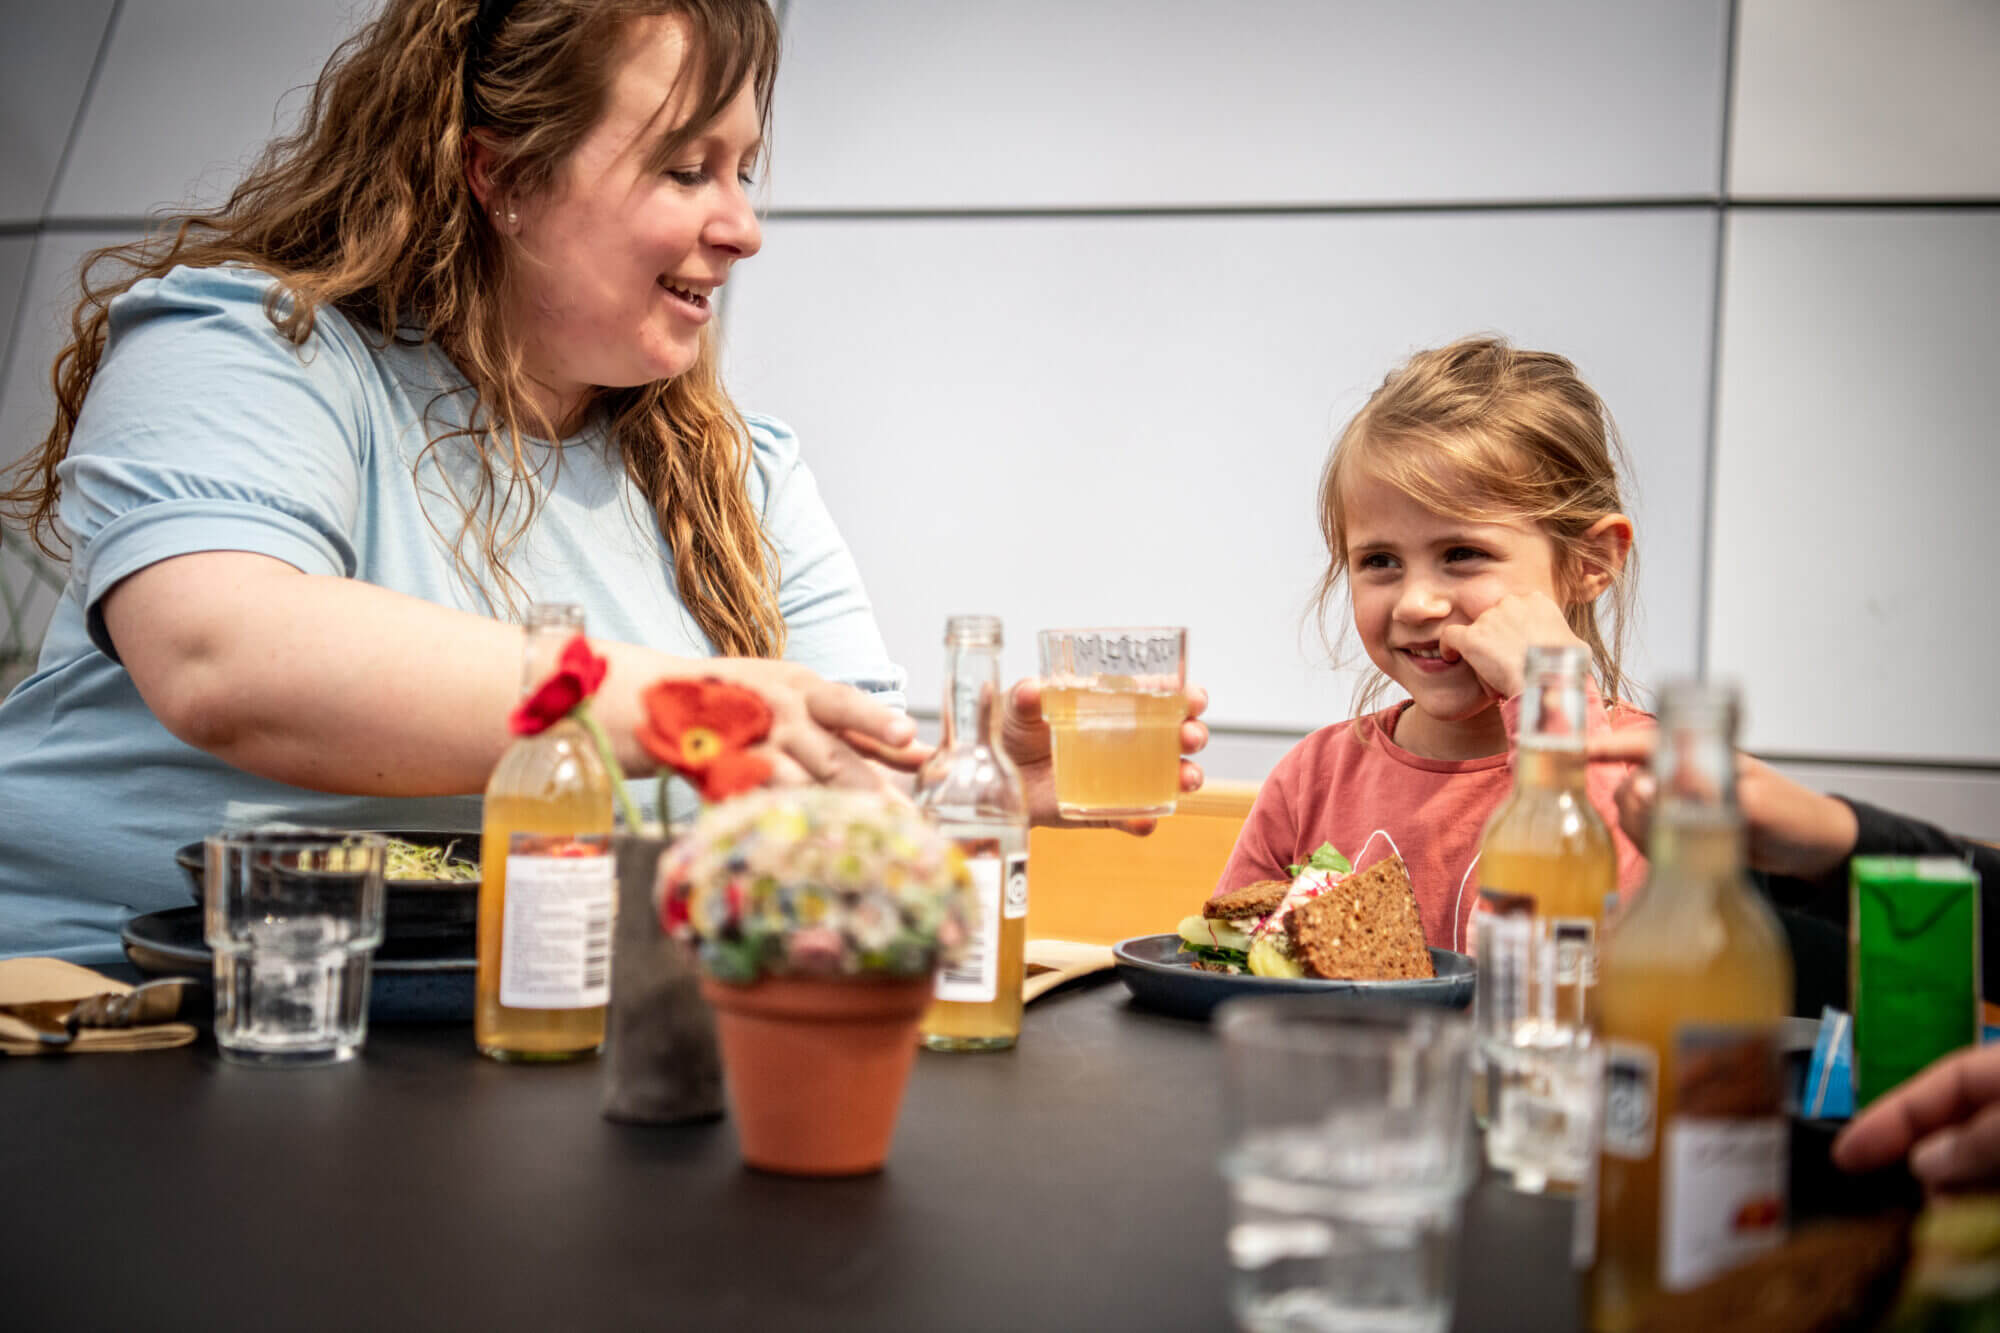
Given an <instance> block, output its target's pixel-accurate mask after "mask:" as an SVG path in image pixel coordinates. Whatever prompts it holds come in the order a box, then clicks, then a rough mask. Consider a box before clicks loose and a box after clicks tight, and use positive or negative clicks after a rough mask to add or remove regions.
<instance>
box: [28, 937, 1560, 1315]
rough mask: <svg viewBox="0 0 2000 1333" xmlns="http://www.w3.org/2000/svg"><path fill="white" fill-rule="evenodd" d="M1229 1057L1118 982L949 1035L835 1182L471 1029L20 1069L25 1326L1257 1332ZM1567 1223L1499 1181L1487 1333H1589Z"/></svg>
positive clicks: (724, 1127)
mask: <svg viewBox="0 0 2000 1333" xmlns="http://www.w3.org/2000/svg"><path fill="white" fill-rule="evenodd" d="M1221 1072H1222V1065H1221V1058H1220V1051H1219V1049H1218V1044H1217V1041H1216V1039H1215V1037H1214V1036H1213V1034H1212V1033H1211V1032H1210V1030H1209V1029H1208V1028H1207V1027H1206V1026H1204V1025H1201V1024H1198V1023H1191V1022H1188V1021H1186V1020H1182V1019H1176V1018H1167V1017H1163V1016H1160V1015H1156V1014H1153V1013H1149V1012H1148V1011H1146V1010H1144V1009H1140V1008H1136V1007H1135V1006H1134V1005H1133V1004H1132V1003H1131V1001H1130V1000H1129V998H1128V997H1127V994H1126V992H1125V989H1124V987H1123V986H1121V985H1119V984H1117V983H1116V982H1115V981H1112V980H1109V979H1108V977H1100V978H1098V979H1097V984H1094V985H1092V984H1089V983H1085V984H1082V985H1073V986H1071V987H1069V988H1066V989H1065V990H1062V991H1058V992H1055V993H1053V994H1051V995H1049V996H1046V997H1044V998H1042V999H1041V1000H1038V1001H1037V1002H1036V1003H1035V1004H1034V1005H1032V1006H1031V1007H1030V1008H1029V1010H1028V1015H1027V1022H1026V1025H1025V1028H1024V1031H1023V1035H1022V1040H1021V1044H1020V1046H1019V1047H1018V1048H1017V1049H1016V1050H1014V1051H1012V1052H1006V1053H999V1054H968V1055H945V1054H936V1053H930V1052H925V1053H923V1054H921V1055H920V1056H919V1057H918V1060H917V1068H916V1071H915V1073H914V1075H913V1076H912V1079H911V1083H910V1088H909V1092H908V1095H907V1097H906V1099H905V1101H904V1105H903V1111H902V1117H901V1120H900V1121H899V1122H898V1128H897V1133H896V1142H895V1146H894V1148H893V1150H892V1152H891V1155H890V1161H889V1165H888V1168H887V1169H886V1170H885V1171H883V1172H882V1173H880V1174H879V1175H875V1176H870V1177H864V1178H860V1179H853V1180H837V1181H805V1180H792V1179H787V1178H783V1177H777V1176H770V1175H764V1174H761V1173H759V1172H755V1171H751V1170H747V1169H745V1168H744V1167H743V1166H742V1165H741V1164H740V1163H739V1162H738V1160H737V1157H736V1144H735V1138H734V1135H733V1132H732V1131H731V1129H730V1127H729V1123H728V1122H727V1121H723V1122H721V1123H717V1124H710V1125H701V1126H692V1127H677V1128H639V1127H632V1126H626V1125H618V1124H613V1123H611V1122H609V1121H607V1120H604V1119H603V1118H602V1117H601V1116H600V1115H599V1113H598V1093H599V1087H598V1083H599V1079H600V1077H601V1068H600V1066H599V1064H598V1063H597V1062H595V1061H591V1062H585V1063H581V1064H574V1065H563V1066H551V1067H517V1066H502V1065H498V1064H493V1063H490V1062H488V1061H486V1060H482V1059H480V1058H479V1057H478V1056H477V1055H475V1054H474V1052H473V1049H472V1040H471V1033H470V1030H469V1028H467V1027H465V1026H462V1025H421V1026H420V1025H402V1026H391V1025H380V1024H378V1025H376V1026H375V1027H374V1028H373V1029H372V1030H371V1031H370V1033H369V1036H368V1044H367V1047H366V1049H365V1052H364V1054H363V1056H362V1058H361V1059H360V1060H358V1061H356V1062H354V1063H351V1064H348V1065H344V1066H336V1067H332V1068H325V1069H313V1070H262V1069H253V1068H242V1067H238V1066H233V1065H228V1064H224V1063H223V1062H222V1061H221V1060H220V1059H219V1058H218V1056H217V1055H216V1052H215V1046H214V1043H213V1041H212V1040H211V1039H210V1037H209V1036H208V1034H207V1033H206V1032H204V1033H203V1035H202V1038H201V1040H200V1042H199V1043H198V1044H196V1045H195V1046H193V1047H191V1048H185V1049H181V1050H174V1051H157V1052H148V1053H143V1054H124V1055H87V1056H75V1057H40V1058H34V1059H18V1060H6V1061H0V1116H4V1119H5V1122H6V1126H7V1129H6V1132H5V1133H4V1134H3V1135H0V1181H4V1182H5V1190H6V1198H7V1202H6V1204H5V1206H4V1207H0V1285H4V1289H5V1291H6V1293H7V1294H6V1296H5V1298H4V1306H0V1308H4V1314H0V1326H4V1327H6V1328H10V1329H22V1330H31V1329H32V1330H58V1329H70V1328H120V1327H130V1328H145V1329H149V1330H159V1329H175V1328H195V1327H200V1328H203V1329H205V1330H218V1329H235V1328H252V1327H255V1328H283V1329H298V1330H310V1329H322V1328H324V1329H341V1330H353V1329H377V1328H379V1329H403V1328H411V1329H469V1330H472V1329H476V1330H482V1331H485V1330H499V1329H529V1328H534V1329H571V1328H589V1329H624V1328H647V1329H652V1328H713V1329H755V1330H760V1331H761V1330H782V1329H792V1328H797V1329H814V1330H822V1329H850V1328H851V1329H871V1330H887V1329H951V1330H954V1333H957V1331H960V1330H975V1329H1033V1330H1049V1331H1051V1333H1053V1331H1055V1330H1070V1329H1227V1328H1228V1327H1229V1326H1230V1320H1229V1314H1228V1296H1229V1293H1228V1282H1229V1269H1228V1264H1227V1260H1226V1258H1225V1255H1224V1250H1223V1231H1224V1227H1225V1222H1226V1206H1227V1200H1226V1194H1225V1189H1224V1185H1223V1182H1222V1180H1221V1178H1220V1176H1219V1175H1218V1174H1217V1171H1216V1166H1215V1160H1216V1154H1217V1150H1218V1148H1219V1147H1220V1144H1221V1133H1222V1107H1221V1100H1220V1096H1221V1089H1220V1087H1219V1082H1220V1079H1221ZM1570 1214H1571V1208H1570V1205H1569V1204H1568V1203H1567V1202H1566V1201H1562V1200H1555V1199H1535V1198H1525V1197H1521V1196H1518V1195H1515V1194H1513V1193H1511V1192H1510V1191H1508V1190H1507V1189H1506V1188H1504V1187H1503V1186H1501V1185H1500V1184H1498V1183H1497V1182H1495V1181H1493V1180H1490V1179H1489V1180H1487V1181H1486V1182H1484V1183H1482V1184H1481V1185H1480V1186H1479V1187H1478V1188H1477V1189H1476V1190H1475V1191H1474V1193H1473V1195H1472V1198H1471V1200H1470V1202H1469V1203H1468V1205H1467V1213H1466V1234H1465V1245H1464V1253H1463V1256H1462V1260H1461V1273H1460V1278H1461V1280H1460V1288H1459V1298H1458V1317H1457V1327H1458V1328H1460V1329H1466V1330H1481V1329H1514V1328H1536V1329H1547V1330H1555V1331H1556V1333H1561V1331H1562V1330H1566V1329H1571V1328H1574V1327H1575V1326H1576V1302H1575V1287H1574V1283H1573V1281H1572V1280H1571V1278H1570V1272H1569V1268H1568V1263H1567V1260H1568V1243H1569V1223H1570Z"/></svg>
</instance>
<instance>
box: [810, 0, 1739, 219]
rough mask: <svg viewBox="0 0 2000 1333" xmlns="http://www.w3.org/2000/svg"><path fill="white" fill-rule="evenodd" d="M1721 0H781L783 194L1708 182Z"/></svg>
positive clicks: (1036, 199)
mask: <svg viewBox="0 0 2000 1333" xmlns="http://www.w3.org/2000/svg"><path fill="white" fill-rule="evenodd" d="M1726 9H1727V6H1726V5H1725V4H1724V3H1722V0H1644V2H1643V3H1622V4H1617V5H1605V4H1599V3H1597V2H1596V0H1523V2H1521V3H1510V4H1505V5H1489V4H1480V3H1476V2H1475V0H1411V2H1410V3H1403V4H1393V5H1391V4H1379V3H1373V2H1372V0H1341V2H1340V3H1328V4H1306V3H1300V2H1299V0H1241V3H1238V4H1234V5H1230V6H1218V5H1213V4H1192V3H1188V2H1187V0H1172V2H1170V3H1162V2H1161V0H1092V3H1089V4H1075V3H1071V2H1070V0H1013V2H1012V3H1008V4H1000V5H977V4H911V3H908V2H907V0H792V3H791V4H790V6H789V8H788V12H787V18H786V54H785V63H784V66H783V68H782V69H781V71H780V74H779V80H778V96H777V113H776V125H775V127H774V132H773V148H774V150H775V157H774V164H775V170H774V172H773V174H772V182H773V187H772V188H773V200H774V204H775V205H776V206H777V207H780V208H795V209H844V208H956V207H968V206H977V207H997V208H1020V207H1034V206H1064V205H1134V206H1151V205H1185V204H1246V203H1247V204H1291V203H1323V202H1343V203H1345V202H1365V201H1383V200H1387V201H1394V202H1411V201H1430V200H1457V201H1464V200H1513V199H1564V198H1607V197H1618V198H1626V197H1634V196H1638V197H1659V196H1705V197H1712V196H1713V195H1714V193H1715V192H1716V189H1717V187H1718V184H1719V181H1720V176H1721V170H1720V165H1719V155H1720V140H1721V123H1722V119H1721V118H1722V101H1723V94H1722V87H1723V68H1724V61H1725V52H1726V50H1727V42H1728V33H1727V19H1726Z"/></svg>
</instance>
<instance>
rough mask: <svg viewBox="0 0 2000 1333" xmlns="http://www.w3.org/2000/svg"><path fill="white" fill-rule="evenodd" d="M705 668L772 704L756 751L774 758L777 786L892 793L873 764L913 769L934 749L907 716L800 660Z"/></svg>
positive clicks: (737, 660) (738, 661) (742, 660)
mask: <svg viewBox="0 0 2000 1333" xmlns="http://www.w3.org/2000/svg"><path fill="white" fill-rule="evenodd" d="M706 669H707V671H708V672H709V673H710V674H713V675H716V676H719V677H721V678H722V679H724V680H728V681H730V682H732V683H734V684H737V685H742V686H744V687H746V688H748V689H752V690H755V691H756V692H757V693H758V694H760V695H762V696H763V698H764V701H765V702H766V703H768V704H769V705H770V706H771V734H770V736H769V737H768V738H767V739H765V740H764V742H763V743H762V744H760V745H759V746H757V747H756V748H757V749H758V750H759V751H760V752H761V753H763V754H764V755H765V756H766V757H768V758H769V759H770V760H771V766H772V769H773V773H772V777H771V780H772V782H774V783H776V784H777V785H779V786H803V785H807V784H811V783H819V784H822V785H824V786H829V787H857V788H861V789H863V790H868V791H879V792H884V793H895V792H897V790H898V789H897V787H896V784H895V783H893V782H892V781H891V780H890V778H889V776H888V774H886V773H884V772H883V771H882V769H881V768H878V767H877V766H876V765H877V764H881V765H885V766H887V767H889V768H891V769H896V770H900V771H902V772H915V771H916V768H917V766H918V765H919V764H921V763H922V762H923V760H924V756H925V755H927V754H929V753H930V750H929V747H927V746H923V745H919V744H917V741H916V735H917V728H916V724H915V723H914V722H912V721H911V720H910V719H909V718H908V717H906V716H905V715H904V714H902V713H898V712H896V711H895V710H894V709H892V708H885V707H883V706H882V705H881V704H879V703H876V702H875V701H874V700H873V699H871V698H869V697H868V696H867V695H865V694H863V693H862V692H861V691H860V690H857V689H855V688H854V687H853V686H851V685H841V684H838V683H836V682H834V681H830V680H826V679H824V678H823V677H821V676H819V675H817V674H815V673H814V672H812V671H810V670H808V669H807V668H805V667H802V666H799V665H797V664H795V663H792V662H778V661H771V660H768V659H760V658H748V657H723V658H716V659H714V660H713V661H711V662H709V663H707V664H706ZM870 761H873V762H870Z"/></svg>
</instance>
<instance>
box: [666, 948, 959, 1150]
mask: <svg viewBox="0 0 2000 1333" xmlns="http://www.w3.org/2000/svg"><path fill="white" fill-rule="evenodd" d="M931 988H932V979H931V978H930V977H929V976H928V975H926V976H921V977H912V978H873V977H869V978H862V977H853V978H817V977H765V978H763V979H761V980H759V981H757V982H754V983H752V984H751V985H748V986H735V985H730V984H729V983H727V982H721V981H716V980H715V979H714V978H712V977H708V976H704V977H703V978H702V979H701V989H702V994H704V995H705V996H707V997H708V1002H709V1004H710V1005H711V1006H713V1007H714V1009H715V1015H716V1024H717V1028H718V1031H719V1034H720V1036H721V1039H722V1068H723V1077H724V1080H725V1081H726V1082H727V1084H728V1086H729V1103H730V1109H731V1111H732V1112H733V1114H734V1116H735V1119H736V1136H737V1142H738V1144H739V1145H740V1147H741V1149H742V1153H743V1160H744V1161H745V1162H746V1163H748V1164H749V1165H751V1166H754V1167H758V1168H760V1169H762V1170H765V1171H777V1172H782V1173H783V1174H786V1175H794V1176H852V1175H861V1174H863V1173H865V1172H869V1171H876V1170H879V1169H880V1168H881V1166H882V1163H883V1162H884V1161H886V1160H887V1159H888V1156H889V1140H890V1137H891V1136H892V1135H893V1134H894V1133H895V1129H896V1112H897V1110H898V1108H900V1107H901V1105H902V1101H903V1086H904V1084H906V1083H907V1082H908V1081H909V1077H910V1065H911V1063H912V1062H913V1061H914V1060H915V1059H916V1054H917V1021H918V1019H920V1018H921V1017H922V1016H923V1012H924V1008H925V1006H927V1005H928V1004H929V1003H930V999H931Z"/></svg>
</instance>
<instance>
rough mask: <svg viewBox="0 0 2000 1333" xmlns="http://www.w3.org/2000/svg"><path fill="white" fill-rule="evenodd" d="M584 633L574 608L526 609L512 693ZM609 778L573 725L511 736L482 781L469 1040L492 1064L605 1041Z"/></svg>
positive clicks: (610, 891) (584, 1049) (584, 1051)
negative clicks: (523, 648)
mask: <svg viewBox="0 0 2000 1333" xmlns="http://www.w3.org/2000/svg"><path fill="white" fill-rule="evenodd" d="M582 632H583V610H582V608H581V607H576V606H567V605H550V604H537V605H536V606H534V607H531V608H530V609H529V612H528V641H527V648H526V651H525V655H524V658H523V664H522V690H523V692H524V693H525V692H527V691H529V690H532V689H533V688H534V687H535V686H536V685H537V684H539V683H540V682H541V680H542V679H543V678H544V677H546V676H547V675H548V673H549V672H551V671H552V670H554V668H555V665H556V659H557V657H558V655H559V654H560V653H561V651H562V647H563V645H564V644H565V643H567V642H568V641H569V640H570V639H571V638H572V637H573V636H575V635H577V634H580V633H582ZM611 807H612V791H611V777H610V775H609V774H608V773H607V772H606V771H605V768H604V762H603V760H602V759H600V758H599V757H598V753H597V747H596V746H595V745H594V744H593V743H592V742H591V738H590V734H589V733H588V732H587V731H585V730H584V728H583V726H582V724H581V723H578V722H576V721H575V720H574V719H571V718H564V719H563V720H562V721H560V722H558V723H556V724H555V725H554V726H552V727H550V728H548V729H547V730H546V731H543V732H541V733H539V734H537V735H533V736H523V737H521V738H519V739H518V740H516V741H515V742H514V744H513V745H512V746H511V747H509V748H508V750H507V753H506V754H504V755H502V756H501V758H500V762H499V763H498V764H497V765H495V766H494V769H493V777H492V779H491V780H490V781H489V782H488V783H487V785H486V809H485V818H484V823H483V832H482V836H481V839H480V882H479V955H478V958H479V967H478V974H477V979H476V982H475V988H474V1005H473V1023H472V1028H473V1040H474V1041H475V1043H476V1044H477V1045H478V1047H479V1051H480V1053H481V1054H482V1055H487V1056H490V1057H492V1058H494V1059H496V1060H569V1059H576V1058H578V1057H582V1056H587V1055H594V1054H596V1053H597V1052H598V1051H599V1050H601V1049H602V1048H603V1045H604V1014H605V1008H606V1006H607V1005H608V1003H609V1002H610V998H611V920H612V914H613V910H614V908H613V904H614V891H615V890H614V880H613V869H612V866H613V859H612V855H611V827H612V814H611Z"/></svg>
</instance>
